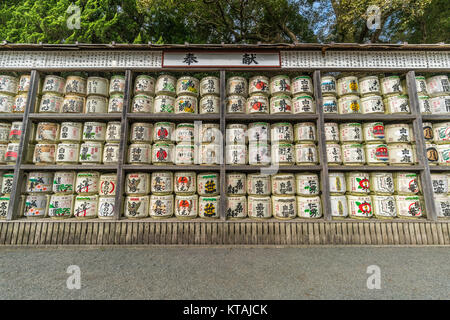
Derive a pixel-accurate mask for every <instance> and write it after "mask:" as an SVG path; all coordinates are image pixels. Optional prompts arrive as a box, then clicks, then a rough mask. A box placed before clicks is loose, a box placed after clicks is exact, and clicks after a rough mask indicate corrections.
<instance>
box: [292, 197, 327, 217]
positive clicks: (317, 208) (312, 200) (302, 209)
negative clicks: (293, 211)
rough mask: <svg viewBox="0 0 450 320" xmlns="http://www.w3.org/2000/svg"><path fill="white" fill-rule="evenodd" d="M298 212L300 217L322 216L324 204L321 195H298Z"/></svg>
mask: <svg viewBox="0 0 450 320" xmlns="http://www.w3.org/2000/svg"><path fill="white" fill-rule="evenodd" d="M297 212H298V216H299V217H300V218H308V219H318V218H321V217H322V205H321V202H320V197H318V196H316V197H297Z"/></svg>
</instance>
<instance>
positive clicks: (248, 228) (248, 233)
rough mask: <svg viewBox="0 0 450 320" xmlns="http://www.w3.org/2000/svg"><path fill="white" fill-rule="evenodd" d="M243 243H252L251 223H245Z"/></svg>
mask: <svg viewBox="0 0 450 320" xmlns="http://www.w3.org/2000/svg"><path fill="white" fill-rule="evenodd" d="M245 243H246V244H247V245H249V244H252V224H251V223H249V222H246V223H245Z"/></svg>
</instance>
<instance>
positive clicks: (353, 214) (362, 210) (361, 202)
mask: <svg viewBox="0 0 450 320" xmlns="http://www.w3.org/2000/svg"><path fill="white" fill-rule="evenodd" d="M347 206H348V210H349V216H350V218H355V219H364V218H370V217H372V216H373V209H372V199H371V198H370V196H347Z"/></svg>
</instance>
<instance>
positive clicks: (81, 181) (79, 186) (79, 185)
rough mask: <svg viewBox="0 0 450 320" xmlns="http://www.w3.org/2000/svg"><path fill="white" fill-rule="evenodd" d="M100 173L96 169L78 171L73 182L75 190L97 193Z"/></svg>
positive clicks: (87, 193) (83, 192)
mask: <svg viewBox="0 0 450 320" xmlns="http://www.w3.org/2000/svg"><path fill="white" fill-rule="evenodd" d="M99 179H100V173H99V172H97V171H86V172H78V173H77V178H76V180H75V181H76V182H75V192H76V193H78V194H84V195H91V194H96V193H98V190H99Z"/></svg>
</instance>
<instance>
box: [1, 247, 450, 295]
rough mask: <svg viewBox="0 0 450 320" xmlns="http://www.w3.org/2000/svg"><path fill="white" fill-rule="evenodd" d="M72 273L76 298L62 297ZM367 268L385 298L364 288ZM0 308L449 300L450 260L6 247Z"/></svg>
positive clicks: (404, 250)
mask: <svg viewBox="0 0 450 320" xmlns="http://www.w3.org/2000/svg"><path fill="white" fill-rule="evenodd" d="M70 265H77V266H79V268H80V271H81V289H79V290H77V289H73V290H69V289H68V288H67V285H66V281H67V279H68V277H70V274H68V273H67V272H66V271H67V268H68V266H70ZM370 265H377V266H379V267H380V270H381V289H372V290H370V289H368V288H367V279H368V277H370V276H371V275H370V274H368V273H367V267H368V266H370ZM0 299H450V250H449V248H448V247H349V246H347V247H301V248H274V247H272V248H250V247H247V248H243V247H240V248H236V247H234V248H229V247H228V248H227V247H225V248H224V247H221V248H215V247H208V248H206V247H157V248H156V247H120V248H119V247H103V248H98V247H96V248H95V247H94V248H92V247H91V248H86V247H83V248H81V247H70V248H68V247H64V248H20V247H16V248H11V247H10V248H6V247H4V248H0Z"/></svg>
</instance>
